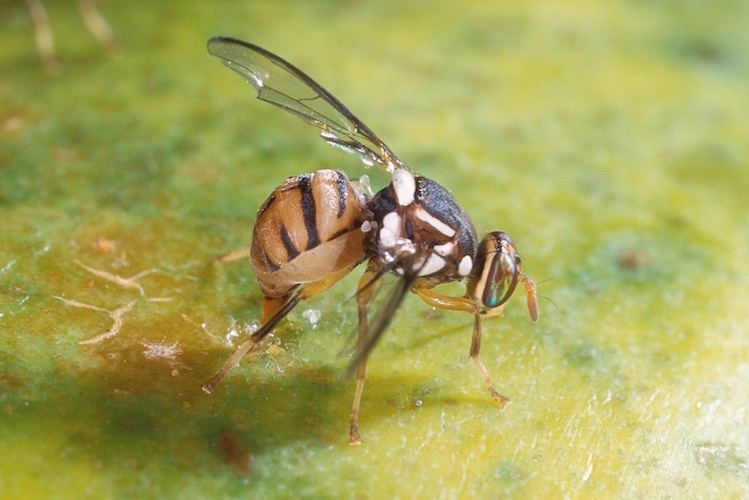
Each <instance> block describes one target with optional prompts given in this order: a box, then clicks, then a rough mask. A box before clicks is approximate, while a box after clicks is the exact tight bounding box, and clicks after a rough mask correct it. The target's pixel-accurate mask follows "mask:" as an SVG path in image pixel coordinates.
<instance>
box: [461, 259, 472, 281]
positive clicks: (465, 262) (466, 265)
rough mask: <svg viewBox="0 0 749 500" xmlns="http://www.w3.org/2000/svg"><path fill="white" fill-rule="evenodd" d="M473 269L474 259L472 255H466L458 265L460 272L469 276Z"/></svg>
mask: <svg viewBox="0 0 749 500" xmlns="http://www.w3.org/2000/svg"><path fill="white" fill-rule="evenodd" d="M472 269H473V259H472V258H471V256H470V255H466V256H465V257H463V258H462V259H461V260H460V264H459V265H458V274H460V275H461V276H468V275H469V274H471V270H472Z"/></svg>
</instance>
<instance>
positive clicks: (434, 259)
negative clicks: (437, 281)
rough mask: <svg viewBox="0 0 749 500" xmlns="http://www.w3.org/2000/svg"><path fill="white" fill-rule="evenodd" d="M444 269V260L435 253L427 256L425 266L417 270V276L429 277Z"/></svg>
mask: <svg viewBox="0 0 749 500" xmlns="http://www.w3.org/2000/svg"><path fill="white" fill-rule="evenodd" d="M444 267H445V259H443V258H442V257H440V256H439V255H437V254H436V253H433V254H429V259H428V260H427V262H426V264H424V265H423V266H422V268H421V269H419V276H429V275H430V274H434V273H436V272H437V271H441V270H442V269H443V268H444Z"/></svg>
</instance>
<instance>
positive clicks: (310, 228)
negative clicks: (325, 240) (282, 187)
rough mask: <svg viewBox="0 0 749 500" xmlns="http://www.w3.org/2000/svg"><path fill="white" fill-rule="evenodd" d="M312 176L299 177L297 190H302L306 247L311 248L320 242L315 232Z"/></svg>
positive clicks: (315, 221) (315, 215) (315, 212)
mask: <svg viewBox="0 0 749 500" xmlns="http://www.w3.org/2000/svg"><path fill="white" fill-rule="evenodd" d="M311 180H312V176H311V175H304V176H300V179H299V190H300V191H301V192H302V217H304V227H305V228H306V229H307V248H306V249H305V250H311V249H313V248H315V247H316V246H317V245H319V244H320V235H319V234H318V233H317V207H316V206H315V197H314V196H312V184H311Z"/></svg>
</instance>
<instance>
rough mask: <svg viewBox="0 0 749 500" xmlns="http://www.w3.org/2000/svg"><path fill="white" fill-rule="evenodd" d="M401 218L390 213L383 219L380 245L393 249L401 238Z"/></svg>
mask: <svg viewBox="0 0 749 500" xmlns="http://www.w3.org/2000/svg"><path fill="white" fill-rule="evenodd" d="M400 233H401V218H400V215H398V214H397V213H395V212H390V213H389V214H387V215H386V216H385V217H383V218H382V229H380V245H382V246H383V247H384V248H387V249H392V248H393V247H395V245H396V243H397V242H398V238H400Z"/></svg>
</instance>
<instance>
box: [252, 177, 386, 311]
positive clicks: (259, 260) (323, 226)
mask: <svg viewBox="0 0 749 500" xmlns="http://www.w3.org/2000/svg"><path fill="white" fill-rule="evenodd" d="M366 204H367V199H366V197H365V196H364V195H363V194H362V193H361V192H359V191H358V190H356V189H355V188H354V187H353V186H352V184H351V183H350V182H349V180H348V178H347V177H346V176H345V175H344V174H342V173H340V172H336V171H333V170H318V171H317V172H314V173H311V174H303V175H299V176H296V177H291V178H289V179H287V180H286V182H284V183H283V184H282V185H281V186H279V187H278V188H276V189H275V190H274V191H273V193H271V195H270V196H269V197H268V199H267V200H266V201H265V203H263V205H262V207H260V210H259V211H258V215H257V222H256V223H255V229H254V232H253V236H252V247H251V249H250V258H251V262H252V268H253V271H254V272H255V275H256V276H257V279H258V283H259V285H260V289H261V290H262V292H263V294H264V295H265V296H266V297H281V296H284V295H286V294H287V293H289V291H290V290H291V289H293V288H294V287H295V286H297V285H300V284H304V283H310V282H314V281H318V280H321V279H323V278H325V277H327V276H329V275H331V274H334V273H339V272H342V271H346V270H351V269H352V268H353V267H354V266H356V265H357V264H359V263H360V262H361V261H362V260H363V259H364V257H365V251H364V249H365V246H366V241H367V238H368V237H369V234H368V233H367V232H364V231H362V228H361V226H362V224H363V223H364V222H366V221H369V220H371V218H372V215H371V213H370V212H369V210H368V209H367V205H366Z"/></svg>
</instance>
